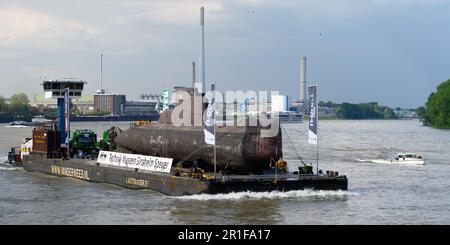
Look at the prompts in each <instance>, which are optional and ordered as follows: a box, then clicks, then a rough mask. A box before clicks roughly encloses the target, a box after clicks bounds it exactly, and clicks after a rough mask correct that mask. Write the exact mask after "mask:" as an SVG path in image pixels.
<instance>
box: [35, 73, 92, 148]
mask: <svg viewBox="0 0 450 245" xmlns="http://www.w3.org/2000/svg"><path fill="white" fill-rule="evenodd" d="M85 83H86V82H85V81H82V80H71V79H63V80H46V81H43V82H42V86H43V88H44V92H45V98H46V99H56V100H57V103H58V116H57V132H58V136H59V137H58V138H59V143H60V146H63V145H65V143H66V137H67V132H68V131H69V130H67V128H69V126H68V125H67V128H66V123H69V120H67V122H66V118H65V117H66V113H67V114H69V113H70V112H66V106H65V95H66V89H68V92H69V94H68V98H69V104H70V100H71V99H73V98H80V97H81V93H82V92H83V89H84V84H85ZM69 137H70V135H69Z"/></svg>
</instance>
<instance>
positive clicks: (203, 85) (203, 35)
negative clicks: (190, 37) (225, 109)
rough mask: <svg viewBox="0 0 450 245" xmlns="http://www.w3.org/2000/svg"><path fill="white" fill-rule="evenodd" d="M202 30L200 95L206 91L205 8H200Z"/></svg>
mask: <svg viewBox="0 0 450 245" xmlns="http://www.w3.org/2000/svg"><path fill="white" fill-rule="evenodd" d="M200 28H201V30H202V36H201V39H202V40H201V47H200V82H201V84H198V86H201V87H200V88H199V90H198V91H199V93H203V92H204V91H205V8H204V7H201V8H200Z"/></svg>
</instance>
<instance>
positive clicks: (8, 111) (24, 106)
mask: <svg viewBox="0 0 450 245" xmlns="http://www.w3.org/2000/svg"><path fill="white" fill-rule="evenodd" d="M37 114H38V110H37V109H36V108H34V107H31V106H30V100H29V99H28V96H27V95H26V94H23V93H19V94H15V95H13V96H12V97H11V98H10V100H9V103H6V99H5V98H4V97H3V96H0V121H2V122H8V121H12V120H24V121H30V120H31V118H33V116H36V115H37Z"/></svg>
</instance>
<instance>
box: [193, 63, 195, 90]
mask: <svg viewBox="0 0 450 245" xmlns="http://www.w3.org/2000/svg"><path fill="white" fill-rule="evenodd" d="M192 88H193V89H195V62H192ZM194 92H195V91H194Z"/></svg>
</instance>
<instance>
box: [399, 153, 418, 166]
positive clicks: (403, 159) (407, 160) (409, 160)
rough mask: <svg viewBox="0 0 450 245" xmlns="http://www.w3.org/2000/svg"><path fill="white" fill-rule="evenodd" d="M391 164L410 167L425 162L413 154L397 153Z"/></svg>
mask: <svg viewBox="0 0 450 245" xmlns="http://www.w3.org/2000/svg"><path fill="white" fill-rule="evenodd" d="M391 162H392V163H398V164H410V165H424V164H425V160H424V159H423V157H422V156H419V155H416V154H415V153H398V154H397V157H395V159H394V160H391Z"/></svg>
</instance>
